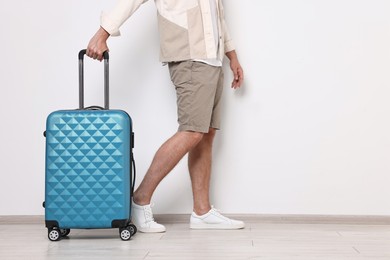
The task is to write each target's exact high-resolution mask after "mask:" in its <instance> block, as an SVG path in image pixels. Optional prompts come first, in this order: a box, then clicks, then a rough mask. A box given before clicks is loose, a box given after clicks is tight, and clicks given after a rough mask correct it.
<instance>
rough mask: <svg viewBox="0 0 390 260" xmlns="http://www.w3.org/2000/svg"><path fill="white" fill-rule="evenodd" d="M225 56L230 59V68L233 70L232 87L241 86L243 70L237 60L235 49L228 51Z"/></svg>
mask: <svg viewBox="0 0 390 260" xmlns="http://www.w3.org/2000/svg"><path fill="white" fill-rule="evenodd" d="M226 56H227V57H228V58H229V60H230V69H231V70H232V71H233V75H234V79H233V82H232V88H234V89H237V88H239V87H241V85H242V82H243V81H244V71H243V70H242V67H241V65H240V62H239V61H238V58H237V54H236V51H230V52H227V53H226Z"/></svg>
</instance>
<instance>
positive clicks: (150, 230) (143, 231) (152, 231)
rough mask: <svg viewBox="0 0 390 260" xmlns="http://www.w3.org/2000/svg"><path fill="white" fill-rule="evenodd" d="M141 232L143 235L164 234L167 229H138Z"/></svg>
mask: <svg viewBox="0 0 390 260" xmlns="http://www.w3.org/2000/svg"><path fill="white" fill-rule="evenodd" d="M137 229H138V231H139V232H141V233H164V232H165V231H166V229H165V228H164V229H163V228H158V229H157V228H156V229H150V228H145V229H144V228H137Z"/></svg>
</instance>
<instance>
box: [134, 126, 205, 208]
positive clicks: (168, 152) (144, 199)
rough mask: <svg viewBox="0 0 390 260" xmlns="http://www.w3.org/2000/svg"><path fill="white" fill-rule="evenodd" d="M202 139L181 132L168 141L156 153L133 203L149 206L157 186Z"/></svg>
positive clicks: (197, 134)
mask: <svg viewBox="0 0 390 260" xmlns="http://www.w3.org/2000/svg"><path fill="white" fill-rule="evenodd" d="M202 137H203V134H202V133H197V132H188V131H183V132H177V133H176V134H175V135H173V136H172V137H171V138H170V139H168V140H167V141H166V142H165V143H164V144H163V145H162V146H161V147H160V149H158V151H157V152H156V154H155V156H154V158H153V161H152V163H151V165H150V167H149V169H148V171H147V172H146V175H145V177H144V179H143V180H142V182H141V184H140V186H139V187H138V189H137V190H136V191H135V192H134V196H133V199H134V202H135V203H136V204H138V205H148V204H150V201H151V198H152V195H153V192H154V191H155V189H156V188H157V185H158V184H159V183H160V182H161V181H162V179H164V177H165V176H166V175H167V174H168V173H169V172H170V171H171V170H172V169H173V168H174V167H175V166H176V165H177V163H178V162H179V161H180V160H181V159H182V158H183V156H184V155H185V154H187V153H188V151H190V150H191V149H192V148H193V147H194V146H196V145H197V144H198V143H199V142H200V140H202Z"/></svg>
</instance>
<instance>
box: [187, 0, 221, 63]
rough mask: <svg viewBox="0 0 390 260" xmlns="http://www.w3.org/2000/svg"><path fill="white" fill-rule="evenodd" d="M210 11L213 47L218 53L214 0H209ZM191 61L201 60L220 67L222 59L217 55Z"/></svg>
mask: <svg viewBox="0 0 390 260" xmlns="http://www.w3.org/2000/svg"><path fill="white" fill-rule="evenodd" d="M210 11H211V18H212V23H213V32H214V39H215V49H216V50H217V53H218V51H219V30H218V8H217V3H216V1H215V0H210ZM193 61H199V62H203V63H206V64H209V65H211V66H214V67H222V60H220V59H219V58H218V55H217V57H216V58H214V59H193Z"/></svg>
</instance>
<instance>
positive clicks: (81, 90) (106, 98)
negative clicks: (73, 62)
mask: <svg viewBox="0 0 390 260" xmlns="http://www.w3.org/2000/svg"><path fill="white" fill-rule="evenodd" d="M86 53H87V50H86V49H83V50H81V51H80V52H79V109H85V108H84V55H85V54H86ZM103 58H104V109H106V110H108V109H109V54H108V52H107V51H105V52H104V53H103Z"/></svg>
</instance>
